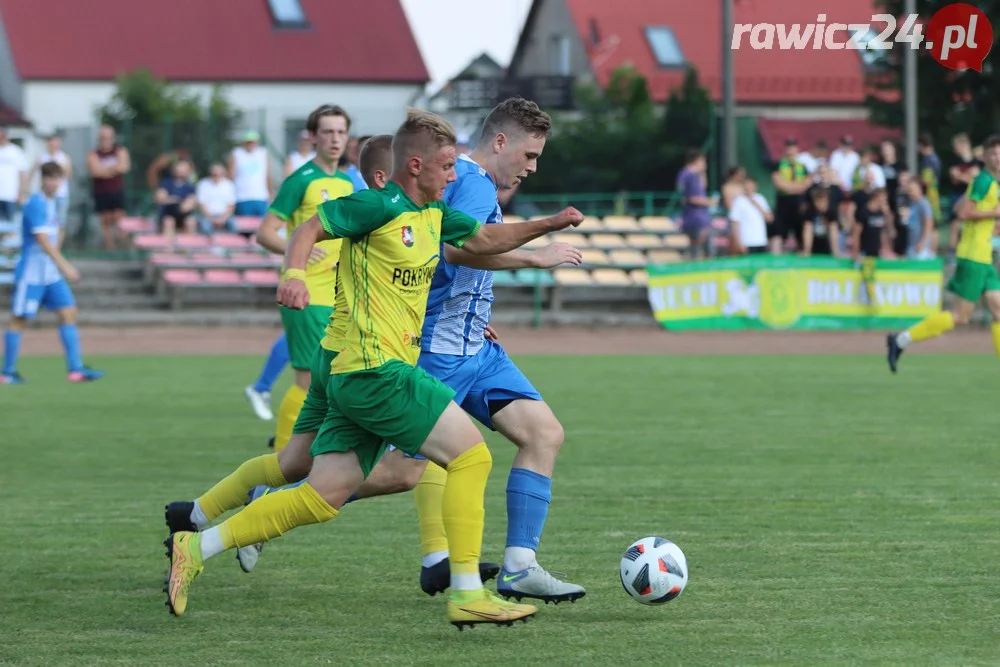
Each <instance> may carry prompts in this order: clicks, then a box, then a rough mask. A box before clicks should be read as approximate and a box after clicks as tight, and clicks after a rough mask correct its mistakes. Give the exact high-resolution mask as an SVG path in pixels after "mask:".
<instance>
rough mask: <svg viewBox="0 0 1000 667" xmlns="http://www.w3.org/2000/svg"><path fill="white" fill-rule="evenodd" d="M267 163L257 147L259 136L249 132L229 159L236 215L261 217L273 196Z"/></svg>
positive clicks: (264, 153) (265, 154)
mask: <svg viewBox="0 0 1000 667" xmlns="http://www.w3.org/2000/svg"><path fill="white" fill-rule="evenodd" d="M270 162H271V161H270V160H269V159H268V155H267V149H266V148H264V147H263V146H261V145H260V134H258V133H257V132H254V131H253V130H250V131H249V132H247V133H246V134H244V135H243V145H242V146H237V147H236V148H234V149H233V152H232V154H231V155H230V156H229V165H228V167H229V178H231V179H232V181H233V184H234V185H235V186H236V215H246V216H252V217H260V218H262V217H264V215H265V214H266V213H267V204H268V202H269V201H270V200H271V197H272V195H273V192H272V187H273V186H272V183H271V173H270V169H271V167H270Z"/></svg>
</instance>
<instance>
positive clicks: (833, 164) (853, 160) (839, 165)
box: [830, 134, 861, 190]
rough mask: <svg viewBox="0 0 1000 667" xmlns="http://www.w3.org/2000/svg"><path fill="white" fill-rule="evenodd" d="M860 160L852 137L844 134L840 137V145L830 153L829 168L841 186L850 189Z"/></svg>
mask: <svg viewBox="0 0 1000 667" xmlns="http://www.w3.org/2000/svg"><path fill="white" fill-rule="evenodd" d="M860 162H861V156H860V155H858V154H857V152H856V151H855V150H854V138H853V137H851V135H849V134H845V135H844V136H843V137H841V138H840V145H839V146H837V149H836V150H835V151H833V153H831V154H830V168H831V169H833V172H834V174H836V176H837V181H838V185H839V186H840V187H841V188H844V189H845V190H848V189H850V187H851V183H852V182H853V181H854V172H856V171H857V170H858V164H859V163H860Z"/></svg>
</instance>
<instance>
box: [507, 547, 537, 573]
mask: <svg viewBox="0 0 1000 667" xmlns="http://www.w3.org/2000/svg"><path fill="white" fill-rule="evenodd" d="M535 565H538V561H536V560H535V550H534V549H529V548H527V547H507V549H506V550H505V551H504V554H503V569H505V570H507V571H508V572H520V571H521V570H527V569H528V568H529V567H533V566H535Z"/></svg>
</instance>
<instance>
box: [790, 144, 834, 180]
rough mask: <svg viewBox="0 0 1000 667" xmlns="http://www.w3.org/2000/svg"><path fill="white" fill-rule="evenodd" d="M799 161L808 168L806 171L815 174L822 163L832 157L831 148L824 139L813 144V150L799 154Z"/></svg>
mask: <svg viewBox="0 0 1000 667" xmlns="http://www.w3.org/2000/svg"><path fill="white" fill-rule="evenodd" d="M798 158H799V162H801V163H802V166H804V167H805V168H806V172H808V173H809V174H810V175H815V174H816V171H817V170H818V169H819V168H820V165H824V164H826V163H827V161H828V160H829V158H830V149H829V148H827V145H826V142H825V141H824V140H822V139H820V140H818V141H817V142H816V143H815V144H813V147H812V150H809V151H802V152H801V153H799V155H798Z"/></svg>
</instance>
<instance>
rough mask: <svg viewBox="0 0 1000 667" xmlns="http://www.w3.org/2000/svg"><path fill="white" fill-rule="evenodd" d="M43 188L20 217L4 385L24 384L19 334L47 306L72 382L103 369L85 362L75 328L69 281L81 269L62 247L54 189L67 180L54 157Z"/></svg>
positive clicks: (2, 377) (0, 376)
mask: <svg viewBox="0 0 1000 667" xmlns="http://www.w3.org/2000/svg"><path fill="white" fill-rule="evenodd" d="M41 175H42V190H41V192H36V193H35V194H33V195H32V196H31V197H30V198H29V199H28V201H27V202H26V203H25V205H24V210H23V211H22V213H21V216H22V222H21V224H22V229H23V233H22V246H21V259H20V261H18V263H17V268H16V270H15V273H14V298H13V300H12V303H11V311H12V314H13V317H12V318H11V321H10V325H9V328H8V329H7V331H6V332H4V357H3V370H2V373H0V384H21V383H23V382H24V379H23V378H22V377H21V375H20V374H19V373H18V372H17V357H18V353H19V352H20V348H21V334H22V332H23V331H24V327H25V325H26V324H27V322H28V320H30V319H32V318H34V317H35V316H36V315H37V314H38V309H39V308H41V307H45V308H46V309H48V310H54V311H56V313H57V314H58V315H59V323H60V326H59V338H60V339H61V340H62V344H63V349H65V351H66V372H67V374H68V375H67V377H68V379H69V381H70V382H92V381H93V380H98V379H100V378H101V377H103V375H104V373H102V372H101V371H95V370H91V369H89V368H87V367H86V366H84V365H83V359H82V358H81V355H80V332H79V331H77V328H76V301H75V300H74V299H73V292H72V291H71V290H70V288H69V284H68V283H67V281H69V282H76V281H77V280H79V279H80V272H79V271H77V270H76V268H74V267H73V265H72V264H70V263H69V262H67V261H66V258H65V257H63V255H62V253H61V252H60V250H59V246H60V241H61V236H62V224H63V221H62V220H60V219H59V213H58V209H57V206H56V201H55V194H56V192H57V191H58V190H59V185H60V184H61V183H62V180H63V170H62V167H60V166H59V165H58V164H56V163H55V162H47V163H46V164H43V165H42V167H41Z"/></svg>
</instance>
